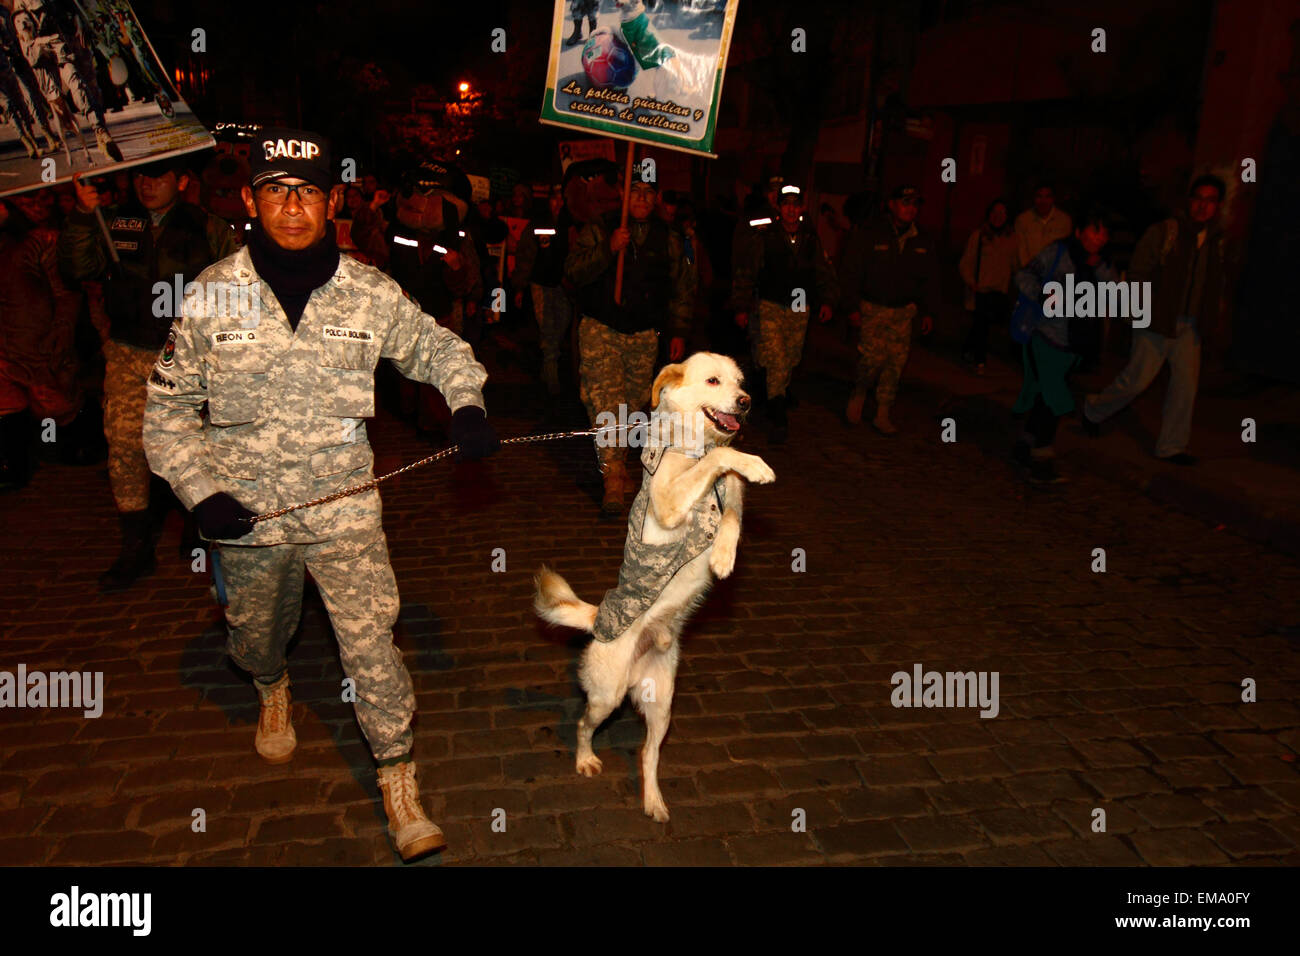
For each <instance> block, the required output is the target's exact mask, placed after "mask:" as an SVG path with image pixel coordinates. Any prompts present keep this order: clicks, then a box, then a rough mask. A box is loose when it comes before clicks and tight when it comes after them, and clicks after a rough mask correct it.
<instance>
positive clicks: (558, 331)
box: [529, 282, 573, 362]
mask: <svg viewBox="0 0 1300 956" xmlns="http://www.w3.org/2000/svg"><path fill="white" fill-rule="evenodd" d="M529 287H530V289H531V291H532V295H533V314H534V315H536V316H537V328H538V334H539V336H540V339H541V347H542V361H543V362H558V361H559V360H560V344H561V343H562V342H563V341H564V333H565V332H567V331H568V330H569V323H570V322H572V321H573V304H572V303H571V302H570V301H569V296H568V294H567V293H566V292H565V291H564V289H562V288H560V287H559V286H548V285H538V284H537V283H536V282H531V283H529Z"/></svg>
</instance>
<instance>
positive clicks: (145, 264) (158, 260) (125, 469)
mask: <svg viewBox="0 0 1300 956" xmlns="http://www.w3.org/2000/svg"><path fill="white" fill-rule="evenodd" d="M132 173H133V176H132V184H133V190H134V197H133V198H132V200H131V201H128V202H127V203H125V204H123V205H122V206H118V207H113V208H108V209H106V210H105V212H106V213H107V216H106V217H105V219H106V222H107V223H108V225H109V234H110V235H111V236H112V239H113V251H114V253H115V254H116V256H117V260H118V261H117V262H113V261H111V257H110V254H109V249H108V246H107V242H106V240H105V239H104V235H103V232H102V230H101V229H100V227H99V223H98V222H97V221H96V217H95V209H96V208H97V207H98V206H99V204H100V197H99V192H98V191H97V190H96V189H95V187H94V186H92V185H90V184H89V183H83V182H81V181H80V180H74V187H75V191H76V195H77V206H76V209H74V210H73V212H72V213H71V214H70V215H69V216H68V224H67V226H66V228H64V230H63V233H62V235H60V236H59V260H60V267H61V269H62V270H63V273H64V274H65V275H66V276H67V277H69V278H71V279H76V280H79V281H85V280H95V281H102V282H103V284H104V309H105V311H106V312H107V313H108V319H109V338H108V340H107V341H106V342H105V343H104V437H105V438H107V439H108V448H109V457H108V478H109V484H110V485H111V486H112V489H113V499H114V501H115V502H116V504H117V512H118V521H119V524H120V525H121V532H122V547H121V551H120V553H119V554H118V556H117V560H116V561H114V562H113V565H112V567H110V568H109V569H108V570H107V571H105V572H104V573H103V574H102V575H100V578H99V586H100V589H101V590H103V591H106V592H115V591H122V590H125V589H126V588H129V587H130V586H131V585H132V584H133V583H134V582H135V581H136V580H137V579H138V578H140V577H142V576H144V575H146V574H148V573H150V572H151V571H153V569H154V566H155V561H154V536H155V533H156V532H157V530H158V529H157V527H156V525H158V524H160V523H161V518H162V516H163V513H165V507H166V506H167V505H168V503H169V502H163V501H159V502H155V503H154V509H155V511H156V512H160V513H157V514H155V515H153V516H151V515H150V501H149V484H150V474H149V463H148V462H147V461H145V457H144V449H143V448H142V447H141V444H140V427H141V422H142V421H143V419H144V405H145V394H146V393H145V380H146V379H147V378H148V377H149V371H150V369H152V368H153V363H154V359H155V358H156V357H157V355H158V350H159V349H160V348H162V347H163V344H164V343H165V342H166V341H167V333H168V329H169V327H170V325H171V321H172V317H173V316H175V315H177V314H179V310H180V302H179V301H175V300H176V299H177V298H178V296H177V295H176V289H177V284H178V283H179V285H180V288H181V289H184V287H185V284H186V283H187V282H190V281H191V280H193V279H194V278H195V277H197V276H198V274H199V273H200V272H202V271H203V270H204V269H205V268H206V267H207V266H209V265H211V264H212V263H213V262H216V261H217V260H218V259H224V258H225V257H226V256H228V255H230V254H231V253H233V252H234V251H235V250H236V248H238V245H237V243H236V240H235V234H234V231H233V230H232V229H231V228H230V226H229V225H228V224H227V223H226V222H225V220H223V219H221V218H219V217H217V216H213V215H211V214H209V213H207V212H205V211H204V210H203V209H201V208H200V207H198V206H196V205H193V204H192V203H187V202H185V201H183V200H182V199H181V195H182V194H183V193H184V191H185V189H186V188H187V186H188V185H189V178H190V176H189V172H188V170H187V169H186V168H185V165H184V161H183V160H181V159H167V160H160V161H158V162H156V163H150V164H149V165H147V166H137V167H136V168H135V169H134V170H132ZM157 282H162V283H165V284H166V287H167V290H168V291H167V292H166V293H164V296H163V298H162V300H161V301H160V298H159V296H158V294H157V293H156V292H155V291H154V284H155V283H157ZM160 305H161V307H160ZM164 497H167V496H164ZM192 530H193V528H192V523H190V527H189V528H188V529H187V531H188V532H190V533H188V534H186V535H184V536H183V538H182V550H183V552H184V554H185V557H186V559H187V560H188V559H189V552H190V551H191V550H192V549H193V547H194V546H195V545H196V544H197V541H196V540H195V539H194V536H193V534H192Z"/></svg>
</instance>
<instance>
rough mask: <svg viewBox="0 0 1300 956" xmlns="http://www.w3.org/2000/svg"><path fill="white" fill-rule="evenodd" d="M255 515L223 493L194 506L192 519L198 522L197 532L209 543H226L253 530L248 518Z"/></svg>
mask: <svg viewBox="0 0 1300 956" xmlns="http://www.w3.org/2000/svg"><path fill="white" fill-rule="evenodd" d="M256 514H257V512H255V511H249V510H248V509H247V508H245V507H244V506H243V505H241V504H240V503H239V502H238V501H236V500H235V499H234V498H232V497H230V495H228V494H226V493H225V492H224V491H219V492H217V493H216V494H215V495H210V496H209V497H207V498H204V499H203V500H202V501H200V502H199V503H198V504H197V505H195V506H194V517H195V519H197V520H198V523H199V531H200V532H201V533H202V535H203V537H205V538H207V539H209V540H211V541H227V540H230V539H232V538H242V537H243V536H244V535H246V534H248V533H249V532H250V531H252V530H253V523H252V522H251V521H249V520H248V519H249V518H252V517H254V516H255V515H256Z"/></svg>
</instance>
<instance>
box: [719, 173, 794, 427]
mask: <svg viewBox="0 0 1300 956" xmlns="http://www.w3.org/2000/svg"><path fill="white" fill-rule="evenodd" d="M784 186H785V178H784V177H782V176H771V177H769V178H768V179H767V181H766V182H764V183H759V184H758V185H756V186H754V188H753V189H752V190H751V191H750V193H749V195H748V196H747V197H746V198H745V204H744V208H743V209H742V210H741V214H740V219H739V221H738V222H737V223H736V228H735V230H734V231H733V232H732V234H731V270H732V275H733V278H734V275H735V270H736V267H737V265H739V264H740V263H742V262H748V261H750V260H751V259H752V258H753V257H754V256H755V255H756V254H757V251H756V247H757V246H760V245H762V243H763V234H764V232H765V230H767V229H770V228H771V227H772V225H773V224H774V223H775V222H776V221H777V219H778V218H780V213H779V212H778V210H777V208H776V207H777V203H778V202H779V201H780V199H781V189H782V187H784ZM735 288H736V287H735V283H734V281H733V283H732V299H731V302H730V306H731V310H732V314H733V316H734V317H735V319H736V324H737V325H738V326H740V328H742V329H745V330H746V331H747V332H748V335H749V352H750V366H751V367H750V368H749V370H748V371H747V373H746V376H745V379H746V381H747V382H748V383H749V385H750V386H751V388H752V389H753V390H754V392H755V394H754V402H755V408H757V407H758V406H759V405H760V404H766V401H767V370H766V369H765V368H763V361H762V359H761V358H760V357H759V354H758V322H759V316H758V314H757V313H756V312H754V311H753V309H752V303H749V302H745V303H737V302H736V300H735ZM742 311H743V312H744V315H740V314H739V313H741V312H742Z"/></svg>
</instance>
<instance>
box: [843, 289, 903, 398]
mask: <svg viewBox="0 0 1300 956" xmlns="http://www.w3.org/2000/svg"><path fill="white" fill-rule="evenodd" d="M861 311H862V332H861V335H860V336H859V338H858V374H857V389H858V390H859V391H866V390H867V388H868V387H870V385H871V380H872V379H873V378H875V377H876V376H877V375H879V376H880V380H879V382H878V383H877V385H876V404H877V405H892V404H894V398H895V397H896V396H897V395H898V380H899V378H901V377H902V374H903V366H904V365H906V364H907V354H908V352H909V351H911V348H912V319H913V318H914V317H915V316H916V305H915V304H911V305H905V306H901V307H899V308H891V307H889V306H885V305H876V304H875V303H874V302H867V301H865V300H864V301H863V302H862V307H861Z"/></svg>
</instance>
